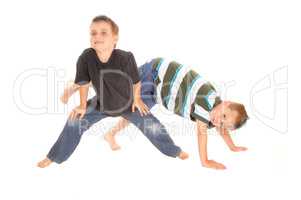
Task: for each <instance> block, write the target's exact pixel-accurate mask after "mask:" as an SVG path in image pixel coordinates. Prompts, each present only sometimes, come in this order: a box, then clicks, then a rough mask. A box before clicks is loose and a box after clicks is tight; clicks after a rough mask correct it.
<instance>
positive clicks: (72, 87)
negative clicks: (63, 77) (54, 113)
mask: <svg viewBox="0 0 301 200" xmlns="http://www.w3.org/2000/svg"><path fill="white" fill-rule="evenodd" d="M89 86H90V87H91V82H90V83H89ZM79 87H80V85H78V84H76V83H73V84H71V85H69V86H67V87H66V88H65V89H64V93H63V94H62V96H61V97H60V99H61V101H62V103H64V104H67V103H68V100H69V98H70V97H71V96H72V95H73V94H74V93H75V92H76V91H78V90H79Z"/></svg>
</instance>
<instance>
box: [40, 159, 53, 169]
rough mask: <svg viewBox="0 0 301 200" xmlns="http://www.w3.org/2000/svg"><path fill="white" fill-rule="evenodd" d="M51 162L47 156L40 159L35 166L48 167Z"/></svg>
mask: <svg viewBox="0 0 301 200" xmlns="http://www.w3.org/2000/svg"><path fill="white" fill-rule="evenodd" d="M51 163H52V161H51V160H50V159H48V158H45V159H44V160H41V161H40V162H39V163H38V164H37V166H38V167H40V168H45V167H48V166H49V165H50V164H51Z"/></svg>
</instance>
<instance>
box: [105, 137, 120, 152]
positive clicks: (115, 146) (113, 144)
mask: <svg viewBox="0 0 301 200" xmlns="http://www.w3.org/2000/svg"><path fill="white" fill-rule="evenodd" d="M104 139H105V140H106V141H107V142H108V143H109V145H110V147H111V149H112V150H113V151H116V150H119V149H120V146H119V145H118V144H117V143H116V141H115V137H114V136H112V135H111V134H110V133H107V134H105V135H104Z"/></svg>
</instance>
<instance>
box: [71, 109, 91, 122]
mask: <svg viewBox="0 0 301 200" xmlns="http://www.w3.org/2000/svg"><path fill="white" fill-rule="evenodd" d="M86 111H87V109H86V108H84V107H82V106H77V107H75V108H74V109H73V110H72V112H71V113H70V115H69V119H70V120H75V119H77V118H78V116H79V119H82V118H83V117H84V115H85V114H86Z"/></svg>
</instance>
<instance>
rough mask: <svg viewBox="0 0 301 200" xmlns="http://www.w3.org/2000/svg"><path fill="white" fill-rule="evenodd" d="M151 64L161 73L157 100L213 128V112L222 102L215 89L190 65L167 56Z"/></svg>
mask: <svg viewBox="0 0 301 200" xmlns="http://www.w3.org/2000/svg"><path fill="white" fill-rule="evenodd" d="M151 63H152V68H153V69H154V70H155V72H156V74H157V75H156V77H155V80H154V81H155V84H156V86H157V87H156V88H157V102H158V103H161V104H162V105H163V106H164V107H165V108H167V109H168V110H170V111H172V112H174V113H175V114H177V115H180V116H182V117H184V118H187V119H191V120H193V121H195V120H196V119H198V120H200V121H202V122H204V123H206V124H207V125H208V126H209V127H212V123H211V122H210V116H209V113H210V111H211V110H212V109H213V108H214V107H215V106H216V105H218V104H219V103H221V99H220V97H219V96H217V92H216V90H215V88H214V87H213V86H212V85H211V84H210V83H209V82H207V81H206V80H205V79H204V78H203V77H202V76H200V75H199V74H198V73H196V72H195V71H193V70H192V69H191V68H189V67H188V66H185V65H182V64H179V63H177V62H175V61H168V60H166V59H163V58H156V59H153V60H152V62H151Z"/></svg>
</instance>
